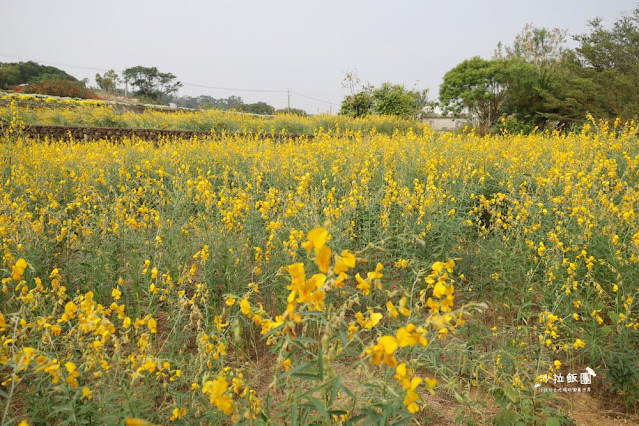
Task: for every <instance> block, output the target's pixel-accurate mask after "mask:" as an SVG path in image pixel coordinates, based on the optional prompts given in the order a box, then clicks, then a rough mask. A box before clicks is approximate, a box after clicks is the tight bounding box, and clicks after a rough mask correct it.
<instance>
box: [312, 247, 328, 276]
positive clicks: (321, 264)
mask: <svg viewBox="0 0 639 426" xmlns="http://www.w3.org/2000/svg"><path fill="white" fill-rule="evenodd" d="M315 251H316V253H317V255H316V256H315V264H316V265H317V266H318V268H319V270H320V271H322V272H324V273H327V272H328V267H329V265H330V262H331V254H332V252H331V249H330V248H328V247H327V246H325V245H323V246H321V247H320V248H316V250H315Z"/></svg>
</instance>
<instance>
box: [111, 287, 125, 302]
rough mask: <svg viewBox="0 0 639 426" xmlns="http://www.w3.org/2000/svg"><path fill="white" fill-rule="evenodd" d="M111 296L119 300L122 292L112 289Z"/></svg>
mask: <svg viewBox="0 0 639 426" xmlns="http://www.w3.org/2000/svg"><path fill="white" fill-rule="evenodd" d="M111 296H112V297H113V298H114V299H115V300H120V297H122V292H121V291H120V290H118V289H117V288H113V290H112V291H111Z"/></svg>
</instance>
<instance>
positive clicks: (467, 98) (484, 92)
mask: <svg viewBox="0 0 639 426" xmlns="http://www.w3.org/2000/svg"><path fill="white" fill-rule="evenodd" d="M506 64H507V61H505V60H501V59H493V60H485V59H481V58H480V57H479V56H475V57H474V58H472V59H467V60H465V61H463V62H462V63H461V64H459V65H457V66H456V67H455V68H453V69H452V70H450V71H448V72H447V73H446V74H445V75H444V82H443V83H442V85H441V86H440V88H439V99H440V101H441V103H442V105H443V107H444V110H445V111H446V112H453V113H454V114H460V113H463V112H466V113H469V114H471V115H472V116H474V117H476V118H477V120H478V121H479V128H480V129H481V130H482V131H484V132H487V131H488V130H490V128H491V127H492V126H493V125H494V124H495V123H496V122H497V120H498V119H499V116H500V114H501V113H502V106H503V104H504V101H505V100H506V89H507V87H508V84H507V83H508V76H507V66H506Z"/></svg>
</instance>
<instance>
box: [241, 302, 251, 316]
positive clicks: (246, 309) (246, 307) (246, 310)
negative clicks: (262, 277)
mask: <svg viewBox="0 0 639 426" xmlns="http://www.w3.org/2000/svg"><path fill="white" fill-rule="evenodd" d="M240 310H241V311H242V313H243V314H244V315H249V314H250V313H251V303H250V302H249V301H248V300H246V299H242V301H241V302H240Z"/></svg>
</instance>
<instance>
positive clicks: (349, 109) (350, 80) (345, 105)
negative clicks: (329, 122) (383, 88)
mask: <svg viewBox="0 0 639 426" xmlns="http://www.w3.org/2000/svg"><path fill="white" fill-rule="evenodd" d="M342 88H344V89H348V91H349V92H350V95H346V96H345V97H344V100H343V101H342V105H341V107H340V111H339V113H340V114H341V115H348V116H350V117H354V118H356V117H363V116H365V115H368V114H371V113H372V112H373V104H374V100H373V86H371V85H370V84H367V85H366V86H362V85H361V80H360V79H359V77H358V76H357V74H356V73H355V71H350V72H347V73H346V76H345V77H344V80H342Z"/></svg>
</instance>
